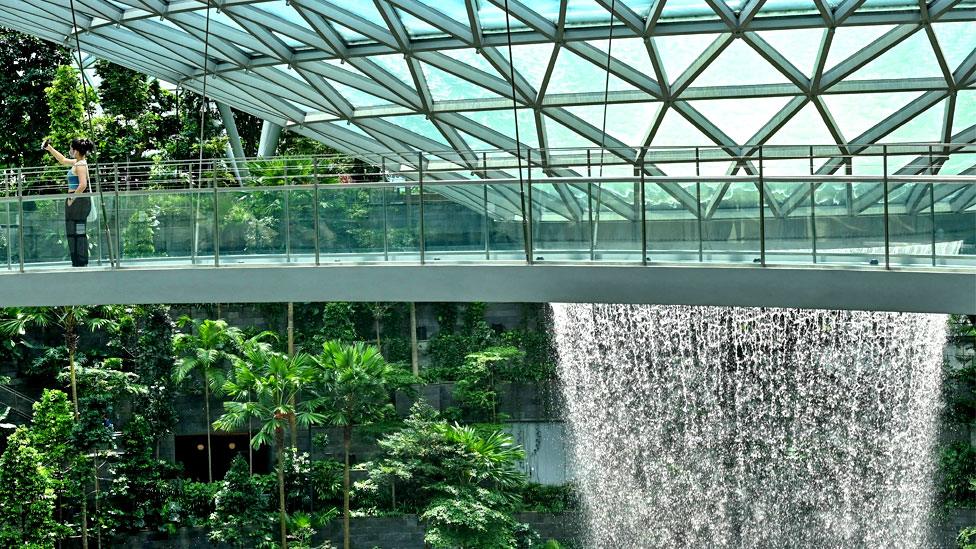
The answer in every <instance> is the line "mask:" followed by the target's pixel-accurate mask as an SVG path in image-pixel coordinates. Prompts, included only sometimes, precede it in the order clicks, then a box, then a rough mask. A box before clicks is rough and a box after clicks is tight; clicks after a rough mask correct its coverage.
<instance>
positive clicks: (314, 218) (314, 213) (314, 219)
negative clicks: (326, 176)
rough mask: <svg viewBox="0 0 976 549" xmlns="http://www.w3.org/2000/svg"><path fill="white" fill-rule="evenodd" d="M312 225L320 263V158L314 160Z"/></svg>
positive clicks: (317, 257)
mask: <svg viewBox="0 0 976 549" xmlns="http://www.w3.org/2000/svg"><path fill="white" fill-rule="evenodd" d="M312 226H313V227H314V229H315V235H314V238H313V243H314V245H315V265H318V264H319V159H318V158H316V159H315V160H313V161H312Z"/></svg>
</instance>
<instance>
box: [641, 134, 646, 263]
mask: <svg viewBox="0 0 976 549" xmlns="http://www.w3.org/2000/svg"><path fill="white" fill-rule="evenodd" d="M646 153H647V150H646V149H644V148H643V147H642V148H641V155H640V222H641V230H640V235H641V264H643V265H647V198H646V192H645V189H644V156H645V154H646Z"/></svg>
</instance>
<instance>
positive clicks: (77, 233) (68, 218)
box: [64, 198, 91, 267]
mask: <svg viewBox="0 0 976 549" xmlns="http://www.w3.org/2000/svg"><path fill="white" fill-rule="evenodd" d="M90 212H91V199H90V198H75V199H74V200H73V201H70V203H65V206H64V225H65V233H66V234H67V235H68V253H69V254H71V266H72V267H85V266H86V265H88V234H87V231H88V222H87V220H88V214H89V213H90Z"/></svg>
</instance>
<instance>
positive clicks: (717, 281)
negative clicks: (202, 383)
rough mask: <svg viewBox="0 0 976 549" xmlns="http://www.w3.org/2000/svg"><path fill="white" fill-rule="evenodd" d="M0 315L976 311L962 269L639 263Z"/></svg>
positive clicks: (16, 295) (231, 279)
mask: <svg viewBox="0 0 976 549" xmlns="http://www.w3.org/2000/svg"><path fill="white" fill-rule="evenodd" d="M0 280H2V284H0V303H3V304H4V305H5V306H28V305H32V306H35V305H36V306H42V305H67V304H76V305H98V304H116V303H215V302H222V303H230V302H242V301H243V302H284V301H296V302H307V301H414V302H433V301H454V302H470V301H484V302H594V303H652V304H682V305H720V306H743V307H798V308H815V309H852V310H879V311H904V312H936V313H955V314H973V313H976V274H974V273H973V272H972V271H971V270H970V271H963V270H958V271H955V270H948V271H947V270H945V269H940V270H939V271H937V272H936V271H931V272H929V271H919V270H911V271H899V270H890V271H885V270H880V269H877V268H874V269H868V268H864V269H856V268H844V269H830V268H824V267H820V268H816V269H812V268H789V267H765V268H757V267H753V266H741V267H739V266H654V265H652V266H639V265H612V264H607V265H599V266H589V265H569V264H563V265H559V264H546V265H539V264H536V265H531V266H529V265H525V264H511V265H424V266H421V265H410V264H399V265H382V264H372V265H355V266H350V265H341V266H318V267H316V266H290V267H274V266H233V265H231V266H222V267H220V268H214V267H195V268H180V269H167V268H131V269H118V270H108V269H105V270H102V269H98V268H89V269H74V270H70V269H66V270H54V271H45V272H33V273H31V272H28V273H24V274H8V275H3V276H2V277H0Z"/></svg>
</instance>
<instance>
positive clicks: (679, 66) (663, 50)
mask: <svg viewBox="0 0 976 549" xmlns="http://www.w3.org/2000/svg"><path fill="white" fill-rule="evenodd" d="M672 1H673V0H668V3H671V2H672ZM714 39H715V36H714V35H709V34H687V35H678V36H655V37H654V38H653V40H654V45H655V46H656V47H657V51H658V55H660V57H661V62H663V63H664V70H665V71H666V72H667V73H668V78H669V79H670V80H671V83H674V81H675V80H677V79H678V77H679V76H681V73H683V72H685V69H687V68H688V67H689V66H691V64H692V63H694V62H695V61H696V60H697V59H698V58H699V57H700V56H701V54H702V53H704V51H705V49H706V48H707V47H708V45H709V44H711V43H712V40H714Z"/></svg>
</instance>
